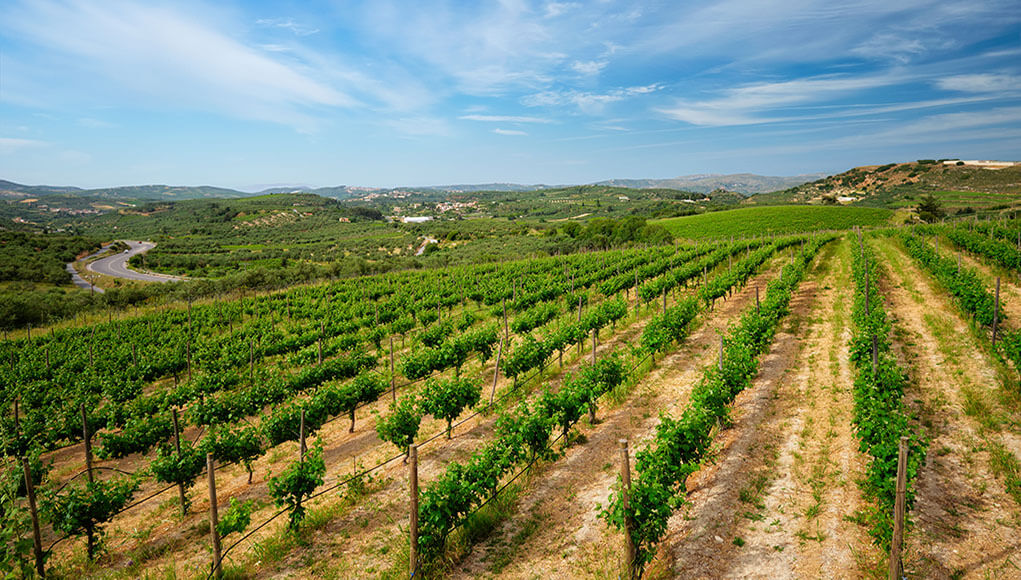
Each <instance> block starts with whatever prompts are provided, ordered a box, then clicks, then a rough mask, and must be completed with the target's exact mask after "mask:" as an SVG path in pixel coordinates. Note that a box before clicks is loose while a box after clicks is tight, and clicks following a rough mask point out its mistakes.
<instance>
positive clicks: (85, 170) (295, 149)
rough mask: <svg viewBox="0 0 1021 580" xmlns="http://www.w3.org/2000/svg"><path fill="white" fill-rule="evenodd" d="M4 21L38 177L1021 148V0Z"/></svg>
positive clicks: (10, 80)
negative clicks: (1020, 8)
mask: <svg viewBox="0 0 1021 580" xmlns="http://www.w3.org/2000/svg"><path fill="white" fill-rule="evenodd" d="M840 4H847V5H846V6H842V5H840ZM0 22H3V26H2V27H0V178H4V179H9V180H12V181H18V182H22V183H46V184H71V185H80V186H84V187H99V186H113V185H126V184H143V183H170V184H190V185H198V184H212V185H222V186H228V187H243V188H251V187H253V186H257V185H266V184H282V183H286V184H306V185H313V186H323V185H339V184H348V185H369V186H399V185H427V184H451V183H482V182H503V181H509V182H518V183H548V184H558V183H588V182H593V181H598V180H602V179H608V178H628V177H634V178H638V177H672V176H677V175H684V174H690V173H736V172H754V173H764V174H772V175H791V174H799V173H809V172H816V171H822V172H831V173H833V172H839V171H843V170H845V169H847V168H850V167H852V166H855V165H862V164H869V163H886V162H891V161H907V160H913V159H918V158H940V157H961V158H967V159H972V158H981V159H1014V160H1017V159H1021V10H1019V9H1018V5H1017V1H1016V0H1005V1H981V0H977V1H974V0H968V1H962V2H948V1H945V0H944V1H941V2H935V1H898V0H882V1H879V0H864V1H859V2H854V3H838V2H833V1H832V0H766V1H752V0H727V1H723V2H715V3H704V2H679V1H665V2H613V1H597V2H527V1H517V0H507V1H504V2H467V1H466V2H434V1H428V0H422V1H408V2H396V1H391V0H371V1H367V2H359V1H354V0H337V1H333V2H329V1H321V0H320V1H308V2H298V1H274V2H269V1H266V2H255V1H252V2H236V1H235V2H231V1H230V0H227V1H220V2H201V1H198V0H195V1H191V0H187V1H179V2H160V1H158V0H155V1H131V0H95V1H85V0H77V1H76V0H5V2H3V4H2V5H0Z"/></svg>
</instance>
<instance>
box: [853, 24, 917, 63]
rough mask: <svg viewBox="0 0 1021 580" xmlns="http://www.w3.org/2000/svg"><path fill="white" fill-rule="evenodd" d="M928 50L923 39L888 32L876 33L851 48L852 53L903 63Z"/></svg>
mask: <svg viewBox="0 0 1021 580" xmlns="http://www.w3.org/2000/svg"><path fill="white" fill-rule="evenodd" d="M927 51H928V49H927V47H926V46H925V45H924V44H923V42H922V40H921V39H918V38H904V37H901V36H899V35H897V34H892V33H887V32H883V33H879V34H874V35H872V36H871V37H870V38H869V39H868V40H866V41H865V42H863V43H861V44H860V45H858V46H856V47H855V48H853V49H851V53H852V54H857V55H859V56H863V57H866V58H871V59H877V60H893V61H896V62H899V63H901V64H906V63H907V62H908V61H910V60H911V59H912V58H913V57H915V56H918V55H920V54H923V53H925V52H927Z"/></svg>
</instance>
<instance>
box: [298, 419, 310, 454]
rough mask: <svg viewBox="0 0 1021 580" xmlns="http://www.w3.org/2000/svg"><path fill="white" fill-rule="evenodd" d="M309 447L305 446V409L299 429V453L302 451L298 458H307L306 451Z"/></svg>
mask: <svg viewBox="0 0 1021 580" xmlns="http://www.w3.org/2000/svg"><path fill="white" fill-rule="evenodd" d="M306 451H308V448H307V447H306V446H305V410H304V409H302V410H301V425H300V427H299V431H298V453H300V455H299V457H298V459H301V460H304V459H305V452H306Z"/></svg>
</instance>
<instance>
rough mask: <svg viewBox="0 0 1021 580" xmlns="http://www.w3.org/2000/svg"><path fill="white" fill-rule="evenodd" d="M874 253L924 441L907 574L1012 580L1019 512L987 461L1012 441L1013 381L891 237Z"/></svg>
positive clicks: (1020, 539)
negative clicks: (882, 269) (994, 447)
mask: <svg viewBox="0 0 1021 580" xmlns="http://www.w3.org/2000/svg"><path fill="white" fill-rule="evenodd" d="M877 247H878V249H879V251H880V254H881V255H882V257H883V258H884V261H885V262H886V264H887V265H888V279H887V281H886V286H885V287H884V288H883V291H884V294H885V295H886V296H887V300H888V302H889V304H890V306H891V310H892V312H893V316H894V323H895V325H896V326H897V327H898V328H899V329H900V331H901V332H900V335H899V336H898V337H896V340H895V346H896V347H897V349H898V350H899V353H900V357H901V360H902V366H904V367H905V368H906V369H908V370H909V372H910V378H911V383H912V389H911V392H910V396H911V397H914V398H915V401H916V402H917V404H918V406H919V407H920V408H919V411H920V414H921V418H922V421H923V425H924V426H925V427H926V431H927V433H928V435H929V438H930V440H929V452H928V455H927V460H926V464H925V465H924V466H923V468H922V470H921V472H920V473H919V475H918V479H917V484H916V485H917V497H916V501H915V506H914V509H913V510H912V512H911V513H910V514H909V518H910V519H912V520H913V521H914V526H913V528H912V529H911V531H910V532H909V533H908V535H907V537H906V552H905V571H906V573H908V574H909V575H911V576H912V577H919V578H1019V577H1021V557H1019V556H1018V554H1021V509H1019V506H1018V503H1017V502H1016V501H1015V500H1014V499H1013V498H1011V497H1010V496H1008V495H1007V493H1006V492H1005V488H1004V485H1003V481H1002V480H1000V479H998V478H997V476H996V475H995V473H994V469H993V466H992V463H991V455H990V449H991V444H995V443H997V442H1001V441H1002V442H1006V441H1010V440H1013V441H1018V438H1017V434H1018V422H1017V411H1016V409H1017V407H1016V403H1015V404H1014V410H1013V411H1011V410H1010V409H1009V404H1010V401H1011V399H1012V397H1011V394H1010V393H1009V391H1010V390H1011V389H1012V388H1013V389H1016V383H1015V386H1013V387H1011V386H1010V381H1008V380H1006V379H1007V376H1006V374H1005V373H1003V372H1002V368H998V366H999V365H998V363H997V361H996V360H995V359H994V357H992V356H990V353H989V351H988V350H987V349H986V348H985V347H984V345H982V344H980V343H979V341H977V340H976V338H975V336H974V334H973V331H972V330H971V329H970V328H969V326H968V323H967V321H966V320H965V319H964V318H963V317H962V316H961V315H960V312H959V311H958V310H957V307H956V305H955V304H953V302H952V301H951V299H950V297H949V296H948V295H947V293H946V292H945V291H943V290H942V288H940V287H939V285H938V284H937V283H936V282H935V281H934V280H932V279H931V278H930V277H929V276H928V275H926V274H925V273H924V272H923V271H921V270H920V269H919V268H918V266H917V265H916V264H915V263H914V262H912V260H911V259H910V257H909V256H907V254H906V253H905V252H904V251H903V248H901V247H900V246H899V244H898V243H897V242H896V241H895V240H892V239H881V240H879V241H878V242H877ZM971 265H972V266H974V265H975V264H974V263H973V264H971ZM1013 399H1014V400H1015V401H1016V391H1015V393H1014V395H1013ZM1005 404H1006V405H1005ZM1013 452H1014V454H1015V455H1016V456H1018V457H1021V454H1019V453H1018V449H1014V451H1013Z"/></svg>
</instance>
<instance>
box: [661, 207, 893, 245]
mask: <svg viewBox="0 0 1021 580" xmlns="http://www.w3.org/2000/svg"><path fill="white" fill-rule="evenodd" d="M892 216H893V212H892V211H890V210H888V209H882V208H870V207H829V206H804V205H789V206H770V207H747V208H741V209H734V210H728V211H717V212H711V213H705V214H701V215H693V216H685V217H678V218H669V219H664V220H656V221H653V222H651V223H653V224H658V225H661V226H663V227H665V228H666V229H668V230H669V231H670V233H671V234H673V235H674V236H677V237H681V238H689V239H694V238H723V237H729V236H749V235H762V234H780V233H788V232H809V231H816V230H844V229H848V228H850V227H852V226H856V225H860V226H881V225H886V224H887V223H889V221H890V218H891V217H892Z"/></svg>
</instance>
